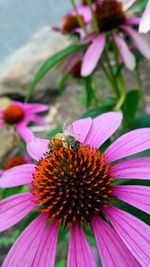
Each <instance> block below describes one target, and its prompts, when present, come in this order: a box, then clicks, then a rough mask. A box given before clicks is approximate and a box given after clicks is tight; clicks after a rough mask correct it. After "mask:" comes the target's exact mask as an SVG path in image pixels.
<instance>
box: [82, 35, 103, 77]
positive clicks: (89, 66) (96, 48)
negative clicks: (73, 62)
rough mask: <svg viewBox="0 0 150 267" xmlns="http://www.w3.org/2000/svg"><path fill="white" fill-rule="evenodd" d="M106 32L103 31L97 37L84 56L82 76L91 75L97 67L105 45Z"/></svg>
mask: <svg viewBox="0 0 150 267" xmlns="http://www.w3.org/2000/svg"><path fill="white" fill-rule="evenodd" d="M105 42H106V34H105V33H101V34H100V35H99V36H98V37H96V38H95V40H94V41H93V43H92V44H91V45H90V46H89V48H88V50H87V51H86V53H85V56H84V58H83V62H82V67H81V76H83V77H86V76H88V75H90V74H91V73H92V72H93V70H94V69H95V67H96V65H97V63H98V61H99V59H100V57H101V55H102V53H103V50H104V47H105Z"/></svg>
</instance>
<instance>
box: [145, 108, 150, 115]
mask: <svg viewBox="0 0 150 267" xmlns="http://www.w3.org/2000/svg"><path fill="white" fill-rule="evenodd" d="M145 112H146V113H147V114H150V106H147V107H146V111H145Z"/></svg>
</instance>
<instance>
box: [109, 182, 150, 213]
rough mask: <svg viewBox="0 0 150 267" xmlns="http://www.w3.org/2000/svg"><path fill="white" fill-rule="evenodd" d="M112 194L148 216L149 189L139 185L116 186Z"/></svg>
mask: <svg viewBox="0 0 150 267" xmlns="http://www.w3.org/2000/svg"><path fill="white" fill-rule="evenodd" d="M112 194H113V195H114V196H116V197H117V198H119V199H121V200H123V201H125V202H127V203H128V204H130V205H132V206H134V207H136V208H138V209H141V210H143V211H144V212H147V213H148V214H150V187H149V186H140V185H122V186H116V187H114V189H113V192H112Z"/></svg>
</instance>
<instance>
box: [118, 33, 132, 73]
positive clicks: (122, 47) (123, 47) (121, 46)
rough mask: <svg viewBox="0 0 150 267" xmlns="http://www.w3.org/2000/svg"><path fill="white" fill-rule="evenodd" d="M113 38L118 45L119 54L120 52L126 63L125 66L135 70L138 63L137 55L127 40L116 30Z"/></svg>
mask: <svg viewBox="0 0 150 267" xmlns="http://www.w3.org/2000/svg"><path fill="white" fill-rule="evenodd" d="M113 38H114V41H115V43H116V45H117V47H118V50H119V54H120V56H121V58H122V60H123V62H124V63H125V66H126V67H127V68H128V69H129V70H134V68H135V65H136V62H135V57H134V56H133V54H132V53H131V51H130V49H129V48H128V46H127V44H126V42H125V41H124V40H123V39H122V38H121V37H120V36H119V35H118V34H116V33H115V32H113Z"/></svg>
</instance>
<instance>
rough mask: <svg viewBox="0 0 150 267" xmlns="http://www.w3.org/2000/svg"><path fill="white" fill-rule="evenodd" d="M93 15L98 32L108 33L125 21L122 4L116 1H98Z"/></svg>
mask: <svg viewBox="0 0 150 267" xmlns="http://www.w3.org/2000/svg"><path fill="white" fill-rule="evenodd" d="M95 13H96V17H97V21H98V24H99V28H100V31H105V32H106V31H110V30H112V29H114V28H117V27H119V26H120V25H121V24H124V23H125V21H126V14H125V12H124V10H123V6H122V3H120V2H118V1H116V0H103V1H101V0H100V1H99V2H98V3H97V4H96V10H95Z"/></svg>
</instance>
